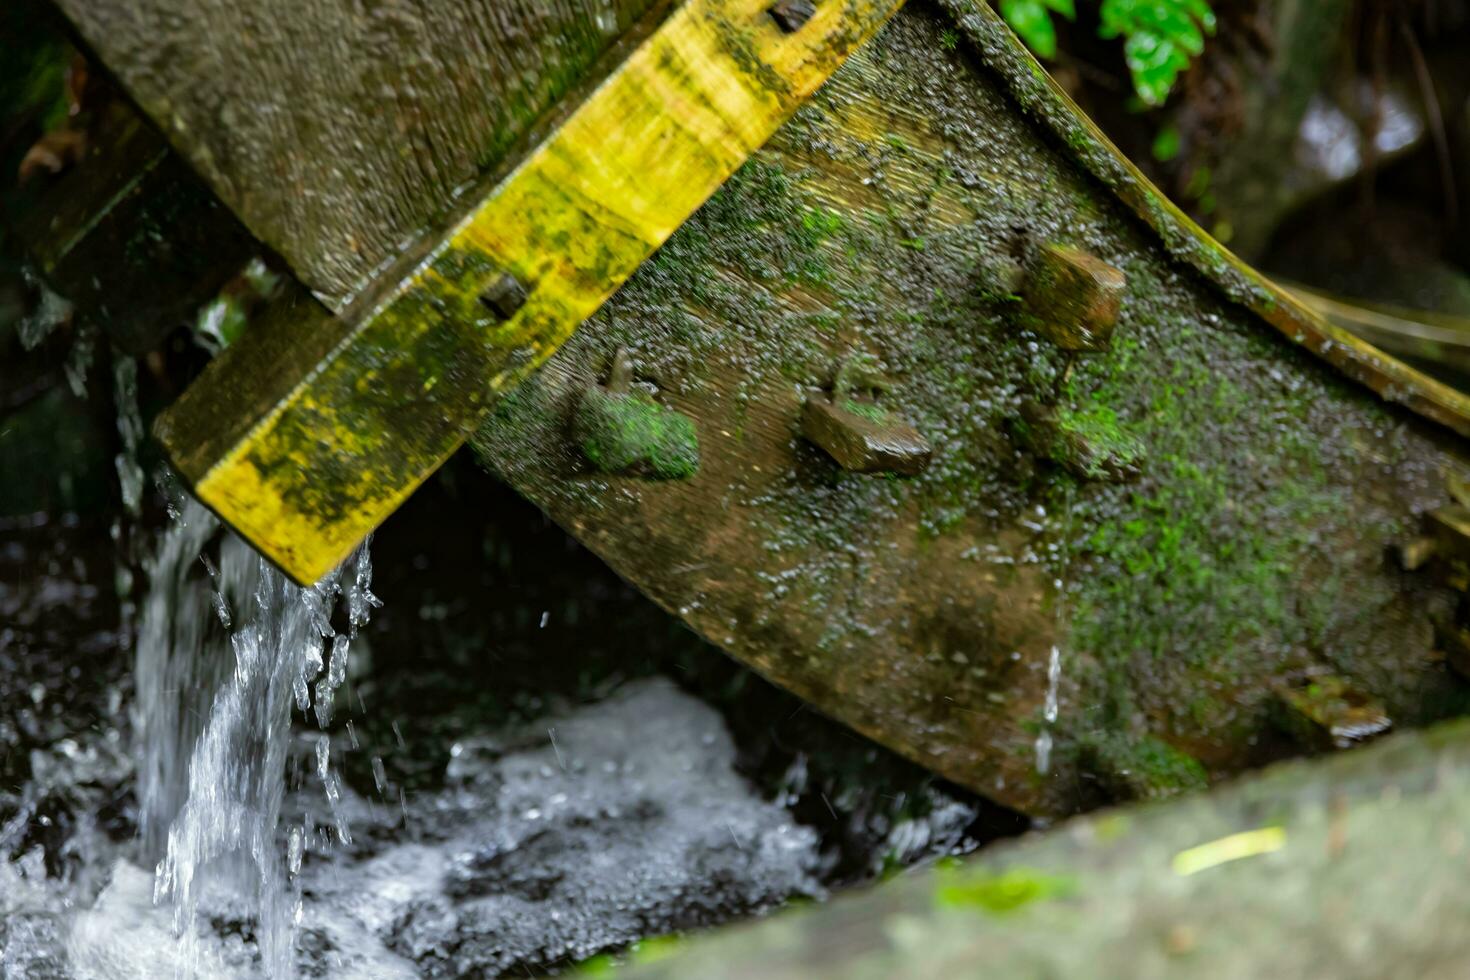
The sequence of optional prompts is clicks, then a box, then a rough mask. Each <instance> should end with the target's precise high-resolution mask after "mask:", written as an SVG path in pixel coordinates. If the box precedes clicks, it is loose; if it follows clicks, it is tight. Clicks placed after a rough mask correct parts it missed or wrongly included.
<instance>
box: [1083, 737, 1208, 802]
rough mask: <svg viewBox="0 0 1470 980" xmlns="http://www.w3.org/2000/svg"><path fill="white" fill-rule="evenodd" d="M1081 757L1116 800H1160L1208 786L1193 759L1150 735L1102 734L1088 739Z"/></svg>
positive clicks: (1202, 770) (1084, 764)
mask: <svg viewBox="0 0 1470 980" xmlns="http://www.w3.org/2000/svg"><path fill="white" fill-rule="evenodd" d="M1080 758H1081V762H1082V765H1083V766H1084V767H1085V768H1087V769H1089V770H1091V771H1092V773H1093V774H1094V775H1095V776H1097V777H1098V779H1099V780H1100V781H1101V782H1102V784H1103V788H1104V789H1105V790H1106V791H1107V792H1108V794H1109V795H1110V796H1111V797H1112V798H1113V799H1115V800H1160V799H1166V798H1168V797H1170V796H1176V795H1178V794H1180V793H1185V792H1189V791H1192V790H1197V789H1204V788H1205V787H1206V786H1208V785H1209V777H1208V775H1207V774H1206V773H1205V768H1204V766H1202V765H1200V764H1199V762H1198V761H1197V760H1196V759H1194V758H1193V757H1191V756H1189V755H1186V754H1185V753H1183V752H1180V751H1179V750H1178V749H1176V748H1174V747H1173V746H1171V745H1169V744H1168V743H1167V742H1164V741H1162V740H1160V739H1157V738H1154V737H1152V736H1149V735H1143V736H1138V737H1130V736H1128V735H1123V734H1118V733H1107V734H1102V735H1100V736H1097V737H1094V738H1091V739H1089V740H1087V742H1086V743H1085V744H1084V745H1083V746H1082V751H1081V756H1080Z"/></svg>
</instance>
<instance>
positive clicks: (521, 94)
mask: <svg viewBox="0 0 1470 980" xmlns="http://www.w3.org/2000/svg"><path fill="white" fill-rule="evenodd" d="M57 5H58V6H59V7H61V8H62V10H63V11H64V12H65V13H66V14H67V16H68V17H69V18H70V19H71V20H72V22H73V23H74V24H75V25H76V27H77V28H78V29H79V31H80V33H81V34H82V36H83V37H84V38H85V40H86V41H87V42H88V43H89V44H90V45H91V47H92V48H93V49H94V51H95V52H96V54H97V56H98V57H99V58H100V60H101V61H102V62H103V63H104V64H106V65H107V67H108V68H109V70H110V71H111V72H112V73H113V74H114V75H115V76H116V77H117V79H118V80H119V81H120V82H121V83H122V85H123V86H124V88H125V89H126V90H127V91H128V93H129V94H130V95H131V96H132V97H133V98H134V99H135V100H136V101H137V102H138V104H139V105H140V106H141V107H142V108H143V109H144V111H145V112H146V113H147V114H148V115H149V116H150V117H151V118H152V119H153V120H154V121H155V122H157V123H158V124H159V125H160V127H161V128H162V129H163V130H164V132H165V134H166V135H167V136H168V137H169V139H170V140H171V141H172V142H173V144H174V145H175V146H176V147H177V148H178V149H179V150H180V151H181V152H182V153H183V154H184V156H185V157H186V158H187V159H188V161H189V162H190V163H191V164H192V165H193V166H194V167H195V168H196V169H197V170H198V171H199V173H200V174H202V175H203V176H204V178H205V179H206V180H207V181H208V183H209V184H210V186H211V187H213V189H214V190H215V192H216V193H217V194H218V195H219V196H220V198H221V199H222V200H223V201H224V202H225V203H226V204H228V205H229V206H230V207H231V208H232V209H233V210H234V211H235V212H236V214H238V215H239V216H240V218H241V219H242V220H243V221H244V223H245V224H246V225H247V226H248V227H249V229H250V230H251V231H252V232H253V233H254V234H255V235H256V236H257V237H258V238H260V239H261V240H262V241H263V242H265V243H266V244H267V245H269V246H270V247H272V248H273V249H275V250H276V251H277V252H279V253H280V254H281V255H282V256H283V257H284V258H285V259H286V260H287V262H288V263H290V265H291V267H292V269H293V270H294V271H295V272H296V274H297V276H298V277H299V278H300V279H301V280H302V282H304V283H305V284H306V285H307V286H309V287H310V288H311V289H313V290H314V291H316V292H317V293H318V295H319V296H320V297H321V298H322V299H323V300H324V301H325V302H326V303H327V304H328V306H330V307H333V308H336V307H338V306H340V305H341V304H342V303H343V302H344V301H345V299H346V298H347V297H349V296H350V295H351V294H353V293H354V292H355V291H356V290H358V289H359V288H361V286H362V285H363V284H364V283H365V282H366V281H367V279H368V278H369V277H370V274H371V273H372V272H373V271H375V270H376V269H378V267H379V266H381V265H382V264H383V263H384V262H385V261H387V260H389V259H390V258H392V257H393V256H395V255H396V254H397V253H398V251H399V250H400V249H401V248H402V247H403V244H404V242H405V240H407V239H410V238H412V237H413V236H415V235H416V234H417V233H418V232H419V231H420V230H422V229H423V228H424V227H425V226H426V225H428V224H430V223H432V222H434V221H435V220H436V219H439V218H441V217H442V216H443V215H444V213H445V211H446V210H447V209H448V208H450V207H451V206H452V202H453V201H454V199H455V197H456V195H457V194H458V193H459V192H460V191H461V190H462V189H463V188H464V186H465V185H466V184H467V183H469V182H472V181H474V180H475V179H476V178H477V177H479V176H481V175H482V174H484V173H486V172H488V171H490V170H493V169H494V168H495V167H496V166H497V165H498V164H499V163H500V162H501V161H502V160H503V159H504V158H505V156H506V155H507V153H508V151H510V149H511V148H512V147H513V146H514V144H515V143H516V141H517V140H518V139H519V138H520V137H521V136H523V135H524V134H525V133H526V131H527V130H528V129H529V128H530V126H531V125H532V123H534V121H535V120H536V119H537V118H538V117H539V116H540V115H541V114H542V113H544V112H545V111H547V110H548V109H549V108H550V107H552V106H553V105H554V104H555V103H556V102H557V101H558V100H560V99H561V98H562V97H563V96H564V95H566V94H567V93H568V92H569V91H570V90H571V89H572V88H573V87H575V85H576V84H577V83H578V81H579V80H581V79H582V78H583V76H584V75H586V74H587V73H588V72H589V70H590V68H591V66H592V65H593V64H594V62H595V61H596V60H597V58H598V56H599V55H601V54H602V53H603V52H604V51H605V50H606V49H607V48H608V47H609V46H610V45H611V44H612V43H613V42H614V41H615V40H616V39H617V38H618V37H620V36H621V35H623V34H624V33H625V32H626V31H627V30H628V29H629V27H630V26H631V25H632V24H634V23H635V22H636V21H637V20H638V19H639V18H640V17H641V16H642V15H643V14H644V13H645V12H646V11H647V10H648V9H649V8H650V7H651V6H653V5H654V0H467V2H453V3H416V2H404V0H392V2H387V3H359V2H354V0H256V2H251V3H236V2H234V0H189V2H187V3H180V2H178V0H58V3H57Z"/></svg>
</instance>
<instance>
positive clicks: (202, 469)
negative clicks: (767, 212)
mask: <svg viewBox="0 0 1470 980" xmlns="http://www.w3.org/2000/svg"><path fill="white" fill-rule="evenodd" d="M896 5H897V0H854V2H850V3H845V4H837V3H825V4H822V5H820V7H819V8H818V9H817V11H816V13H815V15H814V16H813V17H812V18H811V19H810V20H809V21H808V22H807V23H806V24H805V25H804V26H802V27H801V28H800V29H799V30H796V31H794V32H789V33H788V32H787V31H785V30H783V29H782V28H781V27H780V26H779V25H778V24H777V22H776V21H775V19H774V18H772V17H771V16H770V15H769V13H768V12H767V10H766V4H765V3H764V2H763V0H688V2H686V3H683V4H681V5H679V6H678V7H677V8H675V9H674V10H673V11H672V12H671V13H669V14H668V16H667V18H666V19H663V20H662V21H661V22H660V23H658V24H657V25H656V26H654V27H653V28H652V29H651V30H650V31H649V32H648V33H647V35H646V36H645V37H642V38H641V39H637V40H636V41H633V42H631V44H630V46H631V50H630V51H628V52H627V54H626V57H624V58H623V59H622V60H621V61H620V62H619V63H618V64H617V65H616V67H614V68H613V69H612V71H611V73H610V74H609V75H608V76H607V77H606V78H605V79H603V80H602V81H601V82H600V83H599V84H598V85H597V86H596V87H595V88H594V89H593V90H592V91H591V92H590V93H589V94H588V95H587V96H586V98H585V99H584V100H583V101H582V102H581V103H580V104H579V105H577V106H576V107H575V108H574V109H572V110H571V111H570V112H569V113H568V114H567V115H566V117H565V118H564V119H563V120H562V121H560V122H559V123H558V124H557V125H555V126H554V127H553V128H552V129H551V130H550V132H549V133H547V135H546V136H545V138H544V139H543V140H542V141H541V142H540V143H539V145H537V146H536V147H534V148H533V149H532V150H531V151H530V152H529V153H528V154H527V155H526V157H525V158H524V159H523V160H522V161H521V162H520V163H519V164H518V165H516V166H515V167H514V169H512V170H511V171H510V172H509V173H508V174H506V175H505V176H504V177H503V178H502V179H500V180H499V181H498V182H497V183H495V184H494V186H493V187H492V188H491V189H490V190H489V191H488V192H487V193H485V194H484V195H483V196H482V197H480V198H479V199H478V200H477V201H476V203H475V204H474V205H473V206H472V207H471V208H470V209H469V211H468V213H467V214H466V215H465V216H464V217H463V218H462V219H461V220H460V221H459V222H458V223H457V224H455V225H454V226H453V227H452V228H451V229H450V230H449V231H448V232H447V233H446V234H444V235H442V236H436V237H435V238H433V239H432V240H431V241H428V242H426V243H424V244H423V246H422V247H421V248H420V249H418V250H410V252H409V253H408V254H407V256H406V257H405V258H404V259H403V260H401V261H400V263H399V268H398V269H397V270H396V271H393V272H390V273H389V274H387V275H385V276H383V277H381V281H382V282H383V283H384V285H383V286H382V287H380V288H379V289H378V290H376V291H375V292H373V293H372V294H369V295H365V296H363V297H361V298H359V299H358V300H356V301H354V302H353V303H352V304H351V305H350V306H348V307H347V308H346V309H345V310H343V311H342V315H341V318H340V319H341V323H340V324H334V325H330V326H329V325H327V324H326V323H325V318H326V311H325V310H324V309H321V308H320V307H318V306H315V305H314V304H313V302H312V301H310V300H308V299H305V298H297V299H294V300H292V301H291V306H292V308H293V309H294V311H295V313H296V315H298V316H300V317H302V318H303V320H302V321H301V322H299V323H297V324H296V325H295V326H294V327H291V328H289V329H279V330H272V331H268V332H264V333H262V334H260V335H259V336H249V337H247V338H246V339H245V341H244V343H243V344H242V345H240V348H239V349H233V350H231V351H228V352H227V353H226V355H225V356H224V357H222V358H220V359H219V360H217V361H216V362H214V363H213V364H211V365H210V367H209V369H208V370H207V371H206V372H205V373H204V375H203V376H202V377H201V378H200V379H199V380H198V381H197V382H196V383H195V385H194V386H193V387H191V388H190V389H189V391H188V392H186V393H185V394H184V396H183V397H182V398H180V399H179V400H178V402H176V403H175V404H174V406H172V408H171V409H170V410H169V411H168V412H167V413H166V414H165V415H164V416H163V417H161V419H160V421H159V424H158V426H157V429H156V433H157V435H158V437H159V439H160V440H161V441H162V442H163V444H164V447H165V449H166V450H167V452H168V454H169V456H170V458H171V459H172V460H173V461H174V463H175V465H176V466H177V468H178V469H179V471H180V472H181V473H182V474H183V476H184V477H185V478H186V479H187V480H188V481H189V482H190V484H191V485H192V486H193V488H194V492H195V493H196V494H197V495H198V496H199V498H200V499H201V500H202V501H203V502H204V503H205V504H207V505H208V506H210V507H211V508H213V509H214V510H215V511H217V512H218V513H219V514H220V515H221V516H223V517H224V518H225V519H226V520H227V521H228V522H229V523H230V524H231V525H232V526H234V527H235V528H236V529H237V530H238V531H240V533H242V534H243V535H245V537H247V538H248V539H249V540H250V541H251V542H252V543H253V544H255V545H256V547H258V548H259V549H260V550H261V551H262V552H264V553H265V554H266V555H268V556H270V557H271V558H272V559H273V560H274V561H276V562H277V563H278V564H279V565H280V566H281V567H282V568H283V569H284V570H285V571H286V572H287V573H288V574H290V575H291V576H292V577H293V578H295V579H297V580H299V581H313V580H315V579H316V578H317V577H319V576H320V575H322V574H323V573H325V572H326V571H327V570H329V569H330V568H332V567H333V566H334V565H335V564H336V563H337V562H339V561H340V560H342V558H344V557H345V556H346V555H347V554H348V553H349V552H350V551H351V549H352V548H353V547H355V546H356V544H357V543H358V542H359V541H361V540H362V538H363V537H365V536H366V535H367V534H368V533H369V532H371V531H372V529H373V528H374V527H376V526H377V525H378V524H379V523H380V522H381V521H382V520H383V518H385V517H386V516H387V515H388V514H389V513H391V512H392V510H393V509H394V508H395V507H397V506H398V504H399V503H400V502H401V501H402V500H403V499H404V498H405V497H406V496H407V495H408V494H409V493H410V492H412V491H413V489H414V488H415V487H416V486H418V484H419V483H420V482H421V481H422V480H423V479H424V478H426V477H427V476H428V475H429V474H430V473H432V472H433V471H434V469H435V468H437V467H438V466H439V464H440V463H441V462H442V461H443V460H444V459H445V458H446V457H447V456H448V455H449V453H451V452H453V451H454V450H455V449H456V448H457V447H458V446H459V445H460V444H461V443H462V442H463V441H464V439H465V438H466V437H467V436H468V435H469V433H470V432H472V431H473V430H474V428H475V426H476V425H477V423H478V422H479V421H480V419H481V418H482V415H483V413H484V412H485V411H486V410H487V409H488V408H489V406H490V405H491V404H493V402H494V401H495V400H496V398H497V397H499V396H500V395H501V394H502V393H504V392H505V391H507V390H509V389H511V388H513V387H514V386H515V385H516V384H517V383H519V382H520V381H521V380H522V379H523V378H525V377H526V376H527V375H528V374H529V373H530V372H532V371H534V370H535V369H536V368H537V367H538V366H539V365H540V364H541V363H542V362H543V361H544V360H545V359H546V358H547V357H549V356H550V355H551V354H552V353H553V352H554V351H555V350H556V349H557V347H559V346H560V345H561V343H562V342H563V341H564V340H566V338H567V337H568V336H570V335H571V333H572V331H573V330H575V329H576V327H577V325H578V324H579V323H581V321H582V320H583V319H584V318H585V317H587V316H589V315H591V314H592V313H593V312H594V311H595V310H596V309H597V308H598V307H599V306H600V305H601V304H602V303H603V302H604V301H605V300H606V299H607V298H608V296H610V295H611V294H612V293H613V291H614V290H616V289H617V288H618V286H619V285H620V284H621V283H622V282H623V280H624V279H626V278H627V277H628V276H629V275H630V274H632V272H633V271H634V270H635V269H636V268H637V267H638V266H639V265H640V264H641V263H642V262H643V260H644V259H646V258H647V257H648V256H649V255H650V254H652V253H653V251H654V250H655V249H657V248H658V247H659V246H660V245H661V244H662V243H663V242H664V240H665V239H666V238H667V237H668V236H669V235H670V234H671V233H672V232H673V231H674V229H675V228H677V227H678V226H679V225H680V224H681V223H682V222H683V221H684V220H685V219H686V218H687V217H688V216H689V215H690V214H691V213H692V212H693V211H694V210H695V209H696V208H697V207H698V206H699V205H700V204H702V203H703V202H704V200H705V199H706V198H707V197H708V196H709V195H710V194H711V193H712V192H713V191H714V190H715V189H716V188H718V187H719V186H720V184H721V183H723V182H724V181H725V179H726V178H728V177H729V176H730V174H731V173H733V172H734V170H735V169H736V168H737V167H738V166H739V165H740V164H741V163H742V162H743V161H744V160H745V158H746V157H747V156H748V155H749V154H750V153H751V152H752V151H753V150H755V149H756V148H757V147H758V146H760V145H761V144H762V143H763V142H765V140H766V139H767V138H768V137H769V136H770V135H771V134H772V133H773V132H774V131H775V130H776V128H777V127H778V126H779V125H780V124H781V123H782V122H784V121H785V120H786V118H787V117H788V116H789V115H790V114H791V113H792V112H793V111H795V109H796V108H797V107H798V106H799V105H801V103H802V102H803V101H804V100H805V99H806V98H807V97H808V96H810V95H811V93H812V92H814V91H815V90H816V89H817V87H818V86H819V85H821V83H822V82H823V81H825V80H826V78H827V77H828V76H829V75H830V74H831V73H832V72H833V71H834V70H836V68H837V66H838V65H840V64H841V63H842V61H843V60H844V59H845V58H846V57H847V55H848V54H849V53H850V52H851V51H852V50H853V49H854V48H856V47H857V46H858V45H859V44H861V43H862V42H863V40H864V39H865V38H866V37H868V35H870V34H871V33H872V32H873V31H874V30H876V29H877V28H878V27H879V26H880V25H881V24H882V23H883V22H884V21H885V20H886V19H887V18H888V16H889V15H890V14H891V13H892V12H893V10H894V9H895V7H896ZM505 276H510V277H513V279H514V281H515V282H516V283H518V284H519V287H520V289H522V290H523V291H524V293H525V301H524V303H523V304H522V305H520V306H519V307H518V308H515V309H514V310H513V312H512V313H511V315H510V316H508V317H507V316H505V312H506V310H504V309H502V308H499V307H500V304H499V303H498V302H494V303H487V302H486V301H484V299H482V297H484V294H485V293H486V291H487V290H488V289H491V288H492V287H496V288H497V289H498V288H499V285H498V284H499V283H501V280H502V279H503V277H505ZM492 298H493V297H492ZM492 307H494V308H492ZM263 344H269V345H271V347H272V349H271V350H270V351H269V352H265V351H263V350H262V349H261V345H263ZM252 348H253V349H252Z"/></svg>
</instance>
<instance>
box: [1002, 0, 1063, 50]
mask: <svg viewBox="0 0 1470 980" xmlns="http://www.w3.org/2000/svg"><path fill="white" fill-rule="evenodd" d="M1052 2H1053V3H1065V4H1066V5H1067V6H1069V7H1070V6H1071V0H1052ZM1000 15H1001V16H1002V17H1004V18H1005V19H1006V23H1007V24H1010V25H1011V29H1012V30H1014V31H1015V32H1016V33H1017V34H1019V35H1020V36H1021V40H1023V41H1025V42H1026V45H1027V46H1028V47H1030V48H1031V50H1032V51H1035V52H1036V53H1037V54H1038V55H1040V56H1041V57H1043V58H1055V57H1056V54H1057V30H1056V27H1055V26H1053V24H1052V22H1051V14H1050V13H1048V12H1047V4H1046V3H1044V2H1043V0H1000Z"/></svg>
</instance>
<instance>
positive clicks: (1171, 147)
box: [1153, 125, 1179, 163]
mask: <svg viewBox="0 0 1470 980" xmlns="http://www.w3.org/2000/svg"><path fill="white" fill-rule="evenodd" d="M1153 153H1154V159H1155V160H1157V161H1159V162H1160V163H1168V162H1169V161H1170V160H1173V159H1174V158H1175V157H1177V156H1178V155H1179V127H1178V126H1174V125H1169V126H1165V127H1164V128H1163V129H1161V130H1159V132H1158V135H1156V136H1155V137H1154V146H1153Z"/></svg>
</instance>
